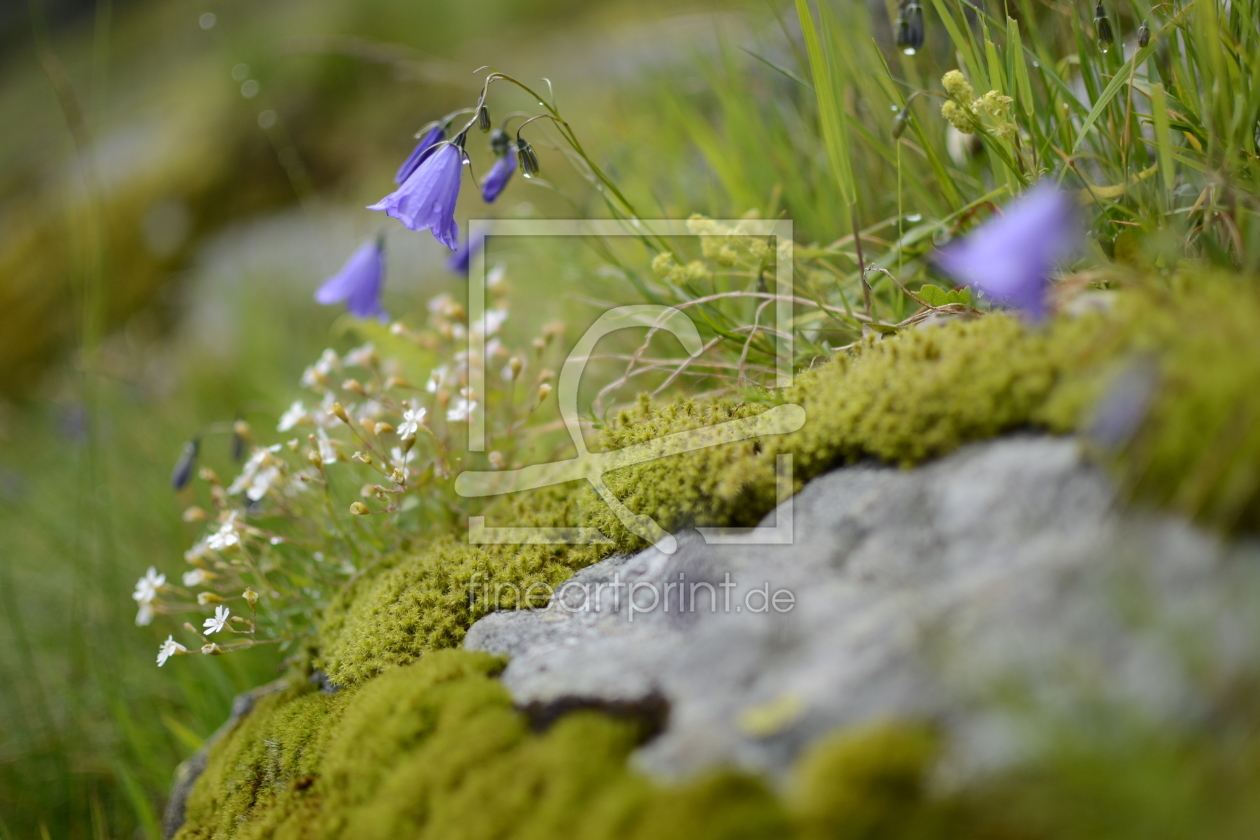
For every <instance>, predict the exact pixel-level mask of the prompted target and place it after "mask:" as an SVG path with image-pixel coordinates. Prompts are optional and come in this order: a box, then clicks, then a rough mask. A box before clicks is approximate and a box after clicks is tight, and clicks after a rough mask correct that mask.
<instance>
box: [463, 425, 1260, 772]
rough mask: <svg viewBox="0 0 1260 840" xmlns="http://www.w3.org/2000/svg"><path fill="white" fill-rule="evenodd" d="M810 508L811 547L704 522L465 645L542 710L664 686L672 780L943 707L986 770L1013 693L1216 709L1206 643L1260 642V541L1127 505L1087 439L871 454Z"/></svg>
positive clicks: (634, 697) (1002, 750)
mask: <svg viewBox="0 0 1260 840" xmlns="http://www.w3.org/2000/svg"><path fill="white" fill-rule="evenodd" d="M791 504H792V507H793V515H794V541H793V542H792V544H790V545H738V544H736V545H707V544H706V543H705V542H704V539H703V538H702V537H701V535H700V534H698V533H695V532H688V533H684V534H681V535H679V548H678V551H677V552H676V553H675V554H673V555H672V556H669V555H665V554H662V553H660V552H659V551H657V550H655V549H648V550H646V551H644V552H642V553H640V554H638V555H635V556H621V557H614V558H610V559H609V560H606V561H604V562H602V563H599V564H597V565H595V566H592V567H590V568H588V569H585V570H583V571H581V572H579V573H578V574H577V575H576V576H575V577H574V578H573V579H572V580H571V581H569V582H568V583H566V584H565V585H564V586H562V587H561V588H560V589H559V590H558V591H557V592H556V593H555V595H553V598H552V601H551V605H550V606H549V607H548V608H547V609H543V610H533V611H505V612H498V613H493V614H491V615H490V616H487V617H486V618H484V619H482V620H481V621H479V622H477V623H476V624H475V625H474V626H473V627H472V628H471V630H470V631H469V633H468V636H467V639H466V642H465V646H466V647H468V648H470V649H480V650H487V651H492V652H496V653H504V654H507V655H509V656H510V657H511V662H510V664H509V666H508V668H507V670H506V672H505V673H504V675H503V680H504V682H505V683H506V685H507V687H508V688H509V689H510V690H511V692H512V693H513V695H514V697H515V698H516V700H517V701H518V703H519V704H520V705H522V706H532V707H534V708H537V707H539V706H540V705H545V704H548V703H560V704H572V703H574V702H577V701H582V702H589V703H621V704H627V703H634V702H637V701H642V700H644V699H645V698H653V697H656V698H661V697H663V698H664V700H665V701H666V702H668V704H669V717H668V723H667V725H666V727H665V728H664V731H663V732H662V734H661V735H660V736H659V737H657V738H655V739H654V740H652V741H651V742H649V743H648V744H646V745H645V746H644V747H642V748H641V749H640V750H639V752H638V753H637V754H636V756H635V760H636V762H637V764H638V765H639V766H640V767H641V768H642V769H644V770H645V771H647V772H649V773H651V774H654V775H656V776H658V777H662V778H677V777H681V776H686V775H689V774H693V773H695V772H698V771H700V770H703V769H705V768H709V767H712V766H714V765H719V764H733V765H736V766H739V767H742V768H744V769H749V770H753V771H759V772H766V773H769V774H770V775H771V776H778V777H780V778H782V777H783V776H784V774H786V772H787V770H788V768H789V766H790V765H791V763H792V761H793V759H794V758H795V757H796V756H797V755H798V754H799V753H800V752H801V751H802V749H804V748H805V747H806V746H808V745H809V744H810V743H811V742H813V741H814V740H816V739H818V738H820V737H821V736H823V735H825V734H827V733H828V732H830V731H832V730H833V729H834V728H836V727H837V726H841V725H845V724H853V723H859V722H863V721H870V720H873V719H880V718H889V717H897V718H905V717H910V718H926V719H930V720H934V721H937V722H939V723H940V724H942V725H943V726H944V727H945V729H946V731H947V732H949V733H950V735H951V743H952V745H953V754H954V757H955V760H956V761H955V766H957V767H958V768H959V769H960V770H961V771H964V772H971V771H974V770H978V769H985V768H992V767H994V766H1000V765H1002V764H1005V763H1008V762H1010V761H1012V760H1013V759H1016V758H1017V757H1018V750H1019V749H1020V744H1021V741H1020V738H1019V737H1017V735H1016V732H1017V730H1018V728H1019V727H1018V723H1017V719H1016V712H1015V711H1014V708H1013V707H1014V706H1019V707H1020V708H1022V709H1024V710H1025V711H1026V710H1027V709H1029V708H1032V707H1037V708H1039V709H1041V710H1042V711H1047V710H1049V711H1050V712H1052V713H1053V714H1067V715H1070V714H1071V713H1072V712H1073V710H1074V709H1076V708H1077V707H1078V706H1079V705H1080V704H1082V703H1085V702H1087V701H1094V700H1097V699H1099V698H1103V699H1107V700H1111V701H1117V702H1121V703H1132V704H1136V705H1137V706H1138V707H1140V708H1141V709H1142V710H1143V711H1144V712H1146V713H1148V714H1150V715H1154V716H1156V718H1157V719H1168V720H1172V719H1178V718H1183V719H1184V718H1185V717H1187V716H1192V715H1195V714H1198V713H1201V712H1202V710H1203V709H1205V708H1206V705H1207V704H1206V700H1205V696H1204V692H1205V691H1206V687H1205V686H1204V685H1203V684H1202V683H1203V679H1202V677H1196V676H1195V675H1193V674H1192V673H1191V672H1190V670H1189V662H1190V661H1191V660H1190V659H1189V658H1188V656H1187V650H1189V649H1190V647H1193V650H1194V651H1195V652H1196V654H1198V655H1199V657H1198V659H1196V660H1194V661H1195V662H1197V663H1198V664H1199V665H1202V664H1204V663H1205V662H1206V663H1210V670H1212V671H1213V672H1214V673H1217V674H1223V673H1226V672H1228V671H1229V670H1230V669H1232V668H1240V667H1242V663H1243V662H1244V661H1245V660H1246V658H1247V657H1248V656H1250V655H1253V654H1254V648H1255V647H1256V641H1255V640H1256V639H1257V638H1260V637H1258V636H1257V634H1256V633H1255V632H1254V630H1255V628H1256V627H1257V626H1260V621H1257V616H1256V608H1255V606H1254V605H1255V604H1256V603H1257V602H1258V601H1260V599H1257V597H1255V596H1256V593H1257V592H1258V591H1260V575H1257V573H1256V571H1255V570H1256V569H1257V568H1258V567H1260V563H1257V562H1256V560H1257V557H1260V550H1257V549H1256V547H1254V546H1244V545H1238V546H1232V547H1227V546H1223V545H1221V544H1219V543H1218V542H1217V541H1216V540H1215V539H1214V538H1212V537H1210V536H1209V535H1207V534H1205V533H1203V532H1202V531H1199V530H1197V529H1195V528H1193V527H1192V526H1190V525H1188V524H1186V523H1184V522H1181V521H1178V520H1175V519H1171V518H1168V517H1163V516H1155V515H1153V514H1149V513H1144V512H1140V511H1133V510H1127V509H1121V508H1120V507H1119V506H1117V504H1116V500H1115V490H1114V488H1113V486H1112V484H1111V483H1110V481H1109V480H1108V479H1107V477H1106V476H1105V475H1104V474H1103V473H1102V472H1101V471H1100V470H1099V469H1098V468H1097V467H1095V466H1091V465H1090V464H1089V463H1087V462H1086V461H1085V460H1084V459H1083V457H1082V456H1081V454H1080V452H1079V448H1078V445H1077V444H1076V443H1075V442H1074V441H1072V440H1065V439H1056V438H1048V437H1040V436H1020V437H1011V438H1006V439H1002V440H998V441H991V442H987V443H982V444H976V445H972V446H970V447H967V448H965V449H963V450H961V451H959V452H957V453H955V454H954V455H952V456H950V457H947V458H944V459H941V460H939V461H936V462H934V463H931V464H928V465H925V466H922V467H919V468H917V469H915V470H909V471H907V470H898V469H894V468H887V467H879V466H855V467H848V468H844V469H840V470H836V471H834V472H832V473H829V474H827V475H824V476H822V477H820V478H818V479H816V480H814V481H812V482H810V483H809V484H808V485H807V486H806V487H805V488H804V490H803V491H802V492H801V493H799V494H798V495H797V496H796V497H795V498H794V499H793V500H792V502H791ZM781 514H782V509H781V510H780V511H777V512H775V513H772V514H771V515H770V516H769V517H767V523H766V524H773V523H774V522H775V521H776V517H777V516H779V515H781ZM671 583H674V584H676V585H674V586H670V584H671ZM723 583H726V584H728V585H727V586H725V587H722V586H721V584H723ZM618 584H620V585H618ZM705 584H710V585H712V587H713V588H712V590H710V588H709V587H708V586H706V585H705ZM631 589H633V590H634V591H633V597H634V599H635V600H634V606H633V607H632V606H631V604H630V601H629V598H630V597H631ZM754 590H760V592H758V593H757V594H754ZM710 591H712V592H713V596H714V597H712V598H710V595H709V592H710ZM779 592H786V593H791V598H790V599H789V596H788V595H786V594H781V595H779V596H778V602H777V604H776V603H775V602H774V601H773V599H774V597H775V593H779ZM763 593H764V594H763ZM766 595H769V597H770V599H772V600H771V603H770V604H768V605H767V604H765V601H766ZM789 600H790V601H791V603H790V604H789ZM654 601H655V603H653V602H654ZM776 606H777V607H778V608H777V609H776Z"/></svg>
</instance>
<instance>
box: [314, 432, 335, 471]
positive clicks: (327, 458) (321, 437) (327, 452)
mask: <svg viewBox="0 0 1260 840" xmlns="http://www.w3.org/2000/svg"><path fill="white" fill-rule="evenodd" d="M315 444H316V446H318V447H319V459H320V460H321V461H323V462H324V463H325V464H335V463H337V449H336V447H334V446H333V445H332V441H331V440H330V439H329V438H328V433H327V432H325V431H324V430H323V429H320V430H319V431H318V432H316V439H315Z"/></svg>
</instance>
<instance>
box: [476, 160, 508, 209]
mask: <svg viewBox="0 0 1260 840" xmlns="http://www.w3.org/2000/svg"><path fill="white" fill-rule="evenodd" d="M515 171H516V154H515V152H514V150H512V149H508V151H507V153H506V154H504V155H502V156H501V157H500V158H499V159H498V160H496V161H495V162H494V166H492V167H490V171H489V173H487V174H486V179H485V180H484V181H482V182H481V197H482V199H483V200H484V201H485V202H486V204H492V203H494V200H495V199H496V198H498V197H499V194H500V193H501V192H503V188H504V187H506V186H507V184H508V181H510V180H511V179H512V173H513V172H515Z"/></svg>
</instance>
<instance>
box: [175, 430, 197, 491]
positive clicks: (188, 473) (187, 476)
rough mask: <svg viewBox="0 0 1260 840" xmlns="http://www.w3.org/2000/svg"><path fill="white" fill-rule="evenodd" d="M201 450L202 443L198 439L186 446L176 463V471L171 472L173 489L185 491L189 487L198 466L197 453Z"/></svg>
mask: <svg viewBox="0 0 1260 840" xmlns="http://www.w3.org/2000/svg"><path fill="white" fill-rule="evenodd" d="M200 449H201V441H200V440H198V439H197V438H193V439H192V440H190V441H188V443H185V444H184V452H183V454H181V455H180V456H179V460H178V461H176V462H175V469H174V470H172V471H171V488H172V489H174V490H183V489H184V488H185V487H187V486H188V482H190V481H192V476H193V469H194V468H195V467H196V466H197V452H198V451H199V450H200Z"/></svg>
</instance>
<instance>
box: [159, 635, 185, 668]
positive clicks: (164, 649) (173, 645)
mask: <svg viewBox="0 0 1260 840" xmlns="http://www.w3.org/2000/svg"><path fill="white" fill-rule="evenodd" d="M181 653H188V648H186V647H184V646H183V645H181V644H180V643H179V642H177V641H175V637H174V636H167V637H166V641H165V642H162V646H161V647H160V648H158V655H157V664H158V667H159V668H161V667H162V666H163V665H165V664H166V660H168V659H170V658H171V657H172V656H178V655H179V654H181Z"/></svg>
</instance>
